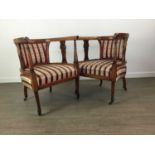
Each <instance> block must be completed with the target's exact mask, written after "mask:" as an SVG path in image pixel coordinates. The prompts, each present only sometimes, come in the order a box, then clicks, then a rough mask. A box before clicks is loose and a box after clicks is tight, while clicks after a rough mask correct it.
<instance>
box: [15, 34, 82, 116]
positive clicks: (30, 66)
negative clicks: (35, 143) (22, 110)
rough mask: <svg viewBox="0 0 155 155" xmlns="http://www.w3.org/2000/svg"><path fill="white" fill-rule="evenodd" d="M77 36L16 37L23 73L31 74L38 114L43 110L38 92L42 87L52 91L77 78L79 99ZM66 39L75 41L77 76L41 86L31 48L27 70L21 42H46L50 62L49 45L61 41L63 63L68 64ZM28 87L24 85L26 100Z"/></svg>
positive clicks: (76, 84)
mask: <svg viewBox="0 0 155 155" xmlns="http://www.w3.org/2000/svg"><path fill="white" fill-rule="evenodd" d="M77 38H78V36H69V37H60V38H47V39H29V38H28V37H24V38H16V39H14V43H15V44H16V47H17V51H18V56H19V60H20V66H21V69H20V72H21V75H25V76H29V77H30V78H31V80H32V90H33V92H34V96H35V99H36V103H37V111H38V115H42V110H41V105H40V100H39V94H38V91H39V90H40V89H44V88H47V87H50V91H52V86H53V85H56V84H59V83H63V82H66V81H70V80H75V94H76V96H77V99H79V64H78V57H77V46H76V40H77ZM66 41H74V62H73V64H74V67H75V69H76V70H77V76H76V77H74V78H68V79H66V80H61V81H56V82H53V83H51V84H48V85H45V86H43V87H39V86H38V84H37V77H36V74H35V72H34V65H33V63H32V57H31V55H30V49H27V50H28V51H29V52H28V70H25V67H24V64H23V59H22V56H21V50H20V46H19V44H21V43H24V44H31V43H46V46H47V50H46V64H50V59H49V45H50V43H51V42H60V49H61V54H62V64H67V59H66V45H65V42H66ZM27 89H28V87H26V86H24V96H25V98H24V100H26V99H27V97H28V93H27Z"/></svg>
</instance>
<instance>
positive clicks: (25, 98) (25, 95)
mask: <svg viewBox="0 0 155 155" xmlns="http://www.w3.org/2000/svg"><path fill="white" fill-rule="evenodd" d="M27 96H28V95H27V87H25V86H24V101H26V100H27Z"/></svg>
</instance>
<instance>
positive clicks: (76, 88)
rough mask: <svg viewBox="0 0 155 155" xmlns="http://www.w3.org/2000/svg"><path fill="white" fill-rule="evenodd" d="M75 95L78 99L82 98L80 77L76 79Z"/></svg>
mask: <svg viewBox="0 0 155 155" xmlns="http://www.w3.org/2000/svg"><path fill="white" fill-rule="evenodd" d="M75 94H76V97H77V99H79V98H80V94H79V77H78V78H76V79H75Z"/></svg>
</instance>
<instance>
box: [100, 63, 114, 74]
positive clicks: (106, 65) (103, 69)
mask: <svg viewBox="0 0 155 155" xmlns="http://www.w3.org/2000/svg"><path fill="white" fill-rule="evenodd" d="M109 65H111V62H108V63H107V64H104V65H103V66H102V67H101V69H100V70H101V72H100V75H102V76H106V75H104V71H105V68H106V67H108V66H109ZM111 66H112V65H111Z"/></svg>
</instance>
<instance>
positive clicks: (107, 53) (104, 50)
mask: <svg viewBox="0 0 155 155" xmlns="http://www.w3.org/2000/svg"><path fill="white" fill-rule="evenodd" d="M124 44H125V41H124V40H123V39H118V40H117V43H116V45H117V47H116V50H117V54H116V57H117V59H122V58H123V57H124V53H123V52H124V47H125V46H124ZM100 45H101V49H100V50H101V58H106V59H112V58H114V51H115V44H114V39H107V40H101V41H100Z"/></svg>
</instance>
